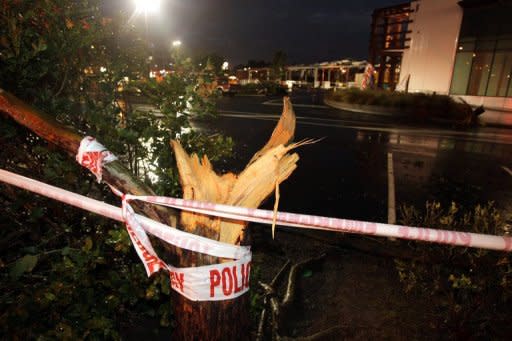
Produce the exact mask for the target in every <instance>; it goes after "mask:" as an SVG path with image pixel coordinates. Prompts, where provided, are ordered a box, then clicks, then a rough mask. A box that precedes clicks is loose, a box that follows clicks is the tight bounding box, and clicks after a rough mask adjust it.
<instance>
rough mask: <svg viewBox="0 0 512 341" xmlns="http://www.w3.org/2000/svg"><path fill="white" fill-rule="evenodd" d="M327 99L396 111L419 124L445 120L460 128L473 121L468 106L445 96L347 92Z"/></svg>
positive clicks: (339, 91)
mask: <svg viewBox="0 0 512 341" xmlns="http://www.w3.org/2000/svg"><path fill="white" fill-rule="evenodd" d="M326 97H327V98H328V99H330V100H333V101H339V102H344V103H348V104H358V105H374V106H382V107H388V108H390V109H395V108H396V109H398V110H400V111H402V112H404V113H407V114H408V115H409V116H410V117H412V118H415V119H419V120H427V119H434V120H436V119H437V120H446V121H449V122H454V123H457V124H463V125H467V124H470V123H472V121H473V120H474V117H473V115H472V109H471V107H470V106H469V105H467V104H465V103H459V102H456V101H454V100H453V99H452V98H451V97H450V96H446V95H437V94H424V93H401V92H389V91H384V90H361V89H358V88H350V89H346V90H337V91H332V92H329V93H328V94H327V96H326Z"/></svg>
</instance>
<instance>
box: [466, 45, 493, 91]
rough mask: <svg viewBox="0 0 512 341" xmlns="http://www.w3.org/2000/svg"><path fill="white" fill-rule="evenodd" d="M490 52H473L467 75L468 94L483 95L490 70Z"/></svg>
mask: <svg viewBox="0 0 512 341" xmlns="http://www.w3.org/2000/svg"><path fill="white" fill-rule="evenodd" d="M492 55H493V53H492V52H478V53H474V54H473V66H472V67H471V76H470V77H469V86H468V92H467V94H468V95H473V96H484V95H485V90H486V88H487V81H488V80H489V74H490V71H491V63H492Z"/></svg>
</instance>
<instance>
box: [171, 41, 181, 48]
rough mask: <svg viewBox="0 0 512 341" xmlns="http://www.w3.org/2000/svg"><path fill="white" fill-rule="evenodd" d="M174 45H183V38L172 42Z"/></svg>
mask: <svg viewBox="0 0 512 341" xmlns="http://www.w3.org/2000/svg"><path fill="white" fill-rule="evenodd" d="M172 46H173V47H180V46H181V40H175V41H173V42H172Z"/></svg>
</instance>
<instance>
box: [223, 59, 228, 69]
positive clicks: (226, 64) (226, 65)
mask: <svg viewBox="0 0 512 341" xmlns="http://www.w3.org/2000/svg"><path fill="white" fill-rule="evenodd" d="M228 68H229V63H228V62H227V61H226V62H224V63H222V70H224V71H226V70H227V69H228Z"/></svg>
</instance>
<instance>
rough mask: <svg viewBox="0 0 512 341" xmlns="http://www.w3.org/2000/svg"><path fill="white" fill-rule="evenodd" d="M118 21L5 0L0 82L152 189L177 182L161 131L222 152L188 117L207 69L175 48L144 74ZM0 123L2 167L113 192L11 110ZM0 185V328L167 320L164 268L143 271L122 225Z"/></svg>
mask: <svg viewBox="0 0 512 341" xmlns="http://www.w3.org/2000/svg"><path fill="white" fill-rule="evenodd" d="M125 22H126V21H125V20H123V18H106V17H103V15H102V13H101V8H100V4H99V1H97V0H90V1H89V0H79V1H69V0H67V1H66V0H47V1H37V2H29V1H21V0H14V1H2V2H1V4H0V37H1V38H0V84H1V86H2V88H4V89H5V90H7V91H9V92H12V93H14V94H15V95H16V96H18V97H20V98H22V99H23V100H25V101H27V102H28V103H30V104H32V105H33V106H35V107H37V108H39V109H41V110H42V111H44V112H46V113H48V114H50V115H53V116H54V117H55V118H56V119H57V120H58V121H60V122H62V123H65V124H67V125H70V126H73V127H74V128H75V129H76V130H78V131H80V132H81V133H83V134H87V135H91V136H95V137H97V138H98V139H99V140H100V141H102V143H104V144H105V145H106V146H108V147H109V149H110V150H112V151H113V152H114V153H115V154H116V155H117V156H118V157H120V159H121V160H122V161H123V162H124V163H125V164H127V165H128V166H129V168H130V169H131V170H132V172H133V173H134V174H136V175H138V176H139V177H140V178H141V179H143V180H144V181H146V182H147V183H150V182H152V185H153V186H152V187H153V188H154V189H155V190H156V191H157V192H159V193H160V194H167V195H173V194H178V193H179V191H180V189H179V186H178V178H177V172H176V171H175V168H174V160H173V158H172V155H171V154H170V151H169V140H170V138H176V137H179V138H180V140H181V141H182V144H183V145H184V146H185V147H186V148H187V149H188V150H189V151H190V150H194V151H196V152H198V153H199V154H203V153H208V155H210V156H211V157H213V159H214V160H215V159H216V158H220V157H223V156H225V155H227V154H229V150H230V146H231V141H230V140H229V139H225V138H223V137H218V136H217V137H214V138H210V137H207V136H203V135H200V134H197V133H196V132H194V131H192V130H189V129H186V128H189V127H190V125H189V122H188V118H189V117H190V116H191V115H203V114H205V113H212V112H213V106H212V104H213V103H212V102H211V100H212V97H210V93H211V91H209V88H208V79H209V72H206V71H201V70H197V68H195V66H194V65H192V63H191V62H190V60H187V59H180V60H178V61H177V66H176V69H175V71H174V72H172V73H171V74H170V75H168V76H167V77H165V78H164V79H163V81H161V82H156V80H148V79H147V68H148V65H147V58H146V57H147V56H146V55H145V53H144V51H145V45H146V44H145V42H144V41H143V40H142V39H140V37H138V34H137V32H136V31H132V30H131V28H130V27H128V26H127V25H126V24H125ZM121 84H125V88H126V84H127V85H128V86H129V87H134V88H137V89H139V90H141V91H142V92H143V93H144V96H145V97H146V98H149V99H150V102H151V103H152V104H153V105H154V106H155V107H156V108H157V109H158V111H159V113H161V115H160V116H159V117H157V116H155V113H154V112H147V111H146V112H138V111H134V110H132V109H130V107H129V106H125V107H123V106H122V105H120V104H122V101H120V100H119V99H120V98H121V97H122V95H123V91H124V89H121V87H120V85H121ZM120 90H123V91H120ZM183 128H185V129H183ZM0 132H1V133H0V143H1V145H2V149H1V152H0V153H1V157H0V167H1V168H4V169H7V170H11V171H14V172H17V173H20V174H23V175H27V176H30V177H34V178H37V179H41V180H43V181H45V182H48V183H51V184H54V185H57V186H59V187H63V188H66V189H69V190H71V191H74V192H78V193H80V194H84V195H88V196H91V197H95V198H97V199H99V200H104V201H110V202H113V203H117V202H118V200H117V198H114V196H113V195H112V194H111V193H110V190H109V189H108V188H106V187H105V186H104V185H100V184H97V182H96V181H95V179H94V178H93V177H92V176H91V175H90V174H88V172H87V171H85V170H83V169H81V167H80V166H79V165H78V164H76V163H75V162H73V161H72V160H71V159H70V158H69V157H68V156H67V155H65V154H63V153H62V152H59V151H57V150H55V148H53V147H52V146H48V145H47V143H45V142H44V141H42V140H41V139H40V138H38V137H37V136H35V135H33V134H32V133H30V132H28V131H27V130H25V129H24V128H21V127H20V126H18V125H16V124H15V123H13V122H12V121H11V120H9V119H5V118H3V117H2V119H1V120H0ZM0 188H1V190H0V205H1V207H2V209H1V210H2V217H3V219H2V222H1V229H0V246H1V250H2V251H1V253H0V267H1V268H2V269H3V270H4V271H2V273H1V275H0V276H1V277H2V280H1V284H0V287H1V289H2V293H3V294H2V296H1V298H0V311H1V313H0V335H3V336H4V337H7V336H9V338H10V339H32V338H50V339H56V338H59V339H83V338H114V339H117V338H119V337H120V336H122V335H120V333H119V331H122V330H125V332H127V333H128V332H129V333H132V334H134V333H136V332H137V328H136V327H134V326H137V325H140V324H141V323H142V326H143V327H146V326H147V325H148V323H146V322H145V321H147V320H148V319H149V320H150V321H152V320H155V321H160V323H156V324H155V326H158V324H160V325H162V326H168V325H169V324H170V321H171V319H170V317H169V302H168V296H169V283H168V277H167V276H166V275H165V274H159V275H157V276H154V277H152V278H149V279H148V278H146V276H145V273H144V270H143V266H142V264H141V263H140V261H139V260H138V258H137V257H136V255H135V253H134V252H133V249H132V247H131V244H130V241H129V237H128V234H127V233H126V231H125V228H124V226H122V225H121V224H116V223H113V222H112V221H107V220H106V219H103V218H101V217H98V216H94V215H89V214H87V213H85V212H83V211H79V210H76V209H73V208H71V207H66V206H63V205H61V204H59V203H57V202H54V201H51V200H46V199H44V198H40V197H37V196H33V195H31V194H29V193H25V192H20V191H17V190H15V189H13V188H11V187H8V186H4V185H1V186H0ZM149 325H151V323H150V324H149ZM141 329H142V330H143V331H144V335H148V333H149V331H148V330H147V329H144V328H141Z"/></svg>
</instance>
